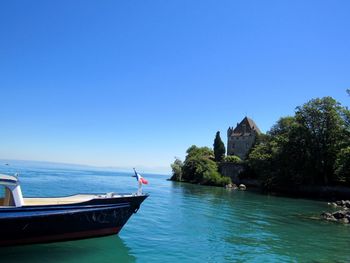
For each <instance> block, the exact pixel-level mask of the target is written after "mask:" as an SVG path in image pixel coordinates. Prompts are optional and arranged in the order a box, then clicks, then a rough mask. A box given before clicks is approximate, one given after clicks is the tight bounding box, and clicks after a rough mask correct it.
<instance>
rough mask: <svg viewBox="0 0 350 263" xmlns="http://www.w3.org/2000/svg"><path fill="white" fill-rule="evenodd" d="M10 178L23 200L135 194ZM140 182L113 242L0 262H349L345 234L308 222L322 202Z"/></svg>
mask: <svg viewBox="0 0 350 263" xmlns="http://www.w3.org/2000/svg"><path fill="white" fill-rule="evenodd" d="M8 170H9V168H8V167H5V166H4V167H2V168H0V172H4V171H8ZM16 171H20V172H21V175H20V178H21V182H22V190H23V192H24V195H25V196H50V195H54V196H57V195H66V194H74V193H84V192H85V193H89V192H112V191H114V192H135V191H136V188H137V186H136V183H135V179H134V178H132V177H131V174H126V173H116V172H107V171H92V170H77V169H63V168H52V167H51V168H45V167H26V166H22V167H17V169H16ZM145 177H146V178H147V179H148V180H149V182H150V184H149V185H148V186H146V187H145V188H144V189H145V190H146V191H147V192H149V193H150V197H149V198H148V199H147V200H146V201H145V202H144V204H143V205H142V207H141V209H140V210H139V212H138V213H137V214H135V215H133V216H132V218H131V219H130V220H129V222H128V223H127V225H126V226H125V227H124V228H123V230H122V231H121V232H120V234H119V236H110V237H105V238H95V239H87V240H81V241H72V242H61V243H52V244H42V245H30V246H21V247H10V248H1V249H0V262H45V261H46V262H50V263H51V262H67V263H69V262H80V263H82V262H350V227H347V226H344V225H338V224H333V223H328V222H323V221H318V220H312V219H310V217H312V216H317V215H319V214H320V212H322V211H323V210H327V209H328V207H327V205H326V204H325V202H319V201H311V200H303V199H290V198H282V197H272V196H264V195H259V194H256V193H251V192H239V191H229V190H226V189H223V188H217V187H204V186H197V185H190V184H181V183H174V182H170V181H166V178H167V177H166V176H161V175H145Z"/></svg>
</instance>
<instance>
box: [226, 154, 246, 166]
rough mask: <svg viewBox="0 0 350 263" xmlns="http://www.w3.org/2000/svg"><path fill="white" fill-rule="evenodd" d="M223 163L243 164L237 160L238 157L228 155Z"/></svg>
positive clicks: (240, 160) (239, 159)
mask: <svg viewBox="0 0 350 263" xmlns="http://www.w3.org/2000/svg"><path fill="white" fill-rule="evenodd" d="M224 161H225V162H227V163H235V164H241V163H243V161H242V159H241V158H239V157H238V156H236V155H228V156H225V158H224Z"/></svg>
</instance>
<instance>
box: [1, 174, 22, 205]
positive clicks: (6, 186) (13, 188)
mask: <svg viewBox="0 0 350 263" xmlns="http://www.w3.org/2000/svg"><path fill="white" fill-rule="evenodd" d="M23 205H24V201H23V195H22V190H21V186H20V185H19V181H18V178H17V177H16V176H13V175H5V174H0V206H16V207H20V206H23Z"/></svg>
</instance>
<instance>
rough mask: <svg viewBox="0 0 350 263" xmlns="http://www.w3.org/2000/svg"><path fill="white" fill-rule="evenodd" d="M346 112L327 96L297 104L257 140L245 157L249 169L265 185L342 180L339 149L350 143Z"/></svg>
mask: <svg viewBox="0 0 350 263" xmlns="http://www.w3.org/2000/svg"><path fill="white" fill-rule="evenodd" d="M349 116H350V113H349V111H348V109H347V108H345V107H342V106H341V105H340V104H339V103H338V102H336V101H335V100H334V99H332V98H330V97H325V98H321V99H313V100H310V101H309V102H307V103H305V104H304V105H302V106H300V107H297V109H296V114H295V116H294V117H284V118H281V119H280V120H279V121H278V122H277V123H276V124H275V125H274V126H273V127H272V128H271V130H270V131H269V132H268V134H267V136H266V137H265V138H263V140H258V141H257V144H256V145H255V147H254V148H253V149H252V151H251V153H250V154H249V156H248V159H247V165H248V168H249V170H250V171H251V172H252V173H253V174H255V175H256V176H257V177H258V178H259V179H260V180H261V182H262V183H263V185H264V186H265V187H266V189H287V190H288V189H291V188H293V187H298V186H300V185H303V184H304V185H315V184H318V185H320V184H323V185H329V184H334V183H337V181H338V180H339V179H340V178H343V179H342V180H344V178H347V177H346V176H347V175H346V169H347V165H348V163H347V156H348V155H347V151H345V150H342V149H345V148H346V147H350V143H349V141H350V139H349V138H350V136H349V134H350V128H349V123H350V121H349V120H350V118H349ZM339 152H341V153H342V154H338V153H339ZM349 159H350V158H349ZM336 161H337V163H336ZM336 170H337V171H336Z"/></svg>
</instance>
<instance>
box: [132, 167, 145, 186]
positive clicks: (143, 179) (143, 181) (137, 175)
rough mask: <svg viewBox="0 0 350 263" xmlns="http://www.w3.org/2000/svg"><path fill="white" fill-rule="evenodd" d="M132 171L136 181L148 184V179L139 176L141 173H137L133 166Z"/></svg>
mask: <svg viewBox="0 0 350 263" xmlns="http://www.w3.org/2000/svg"><path fill="white" fill-rule="evenodd" d="M134 172H135V175H134V177H136V180H137V181H138V182H140V183H143V184H148V181H147V180H146V179H145V178H143V177H142V176H141V174H139V173H138V172H136V170H135V168H134Z"/></svg>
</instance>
